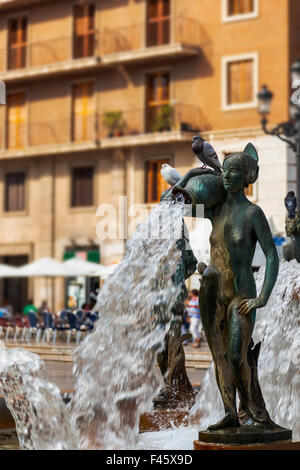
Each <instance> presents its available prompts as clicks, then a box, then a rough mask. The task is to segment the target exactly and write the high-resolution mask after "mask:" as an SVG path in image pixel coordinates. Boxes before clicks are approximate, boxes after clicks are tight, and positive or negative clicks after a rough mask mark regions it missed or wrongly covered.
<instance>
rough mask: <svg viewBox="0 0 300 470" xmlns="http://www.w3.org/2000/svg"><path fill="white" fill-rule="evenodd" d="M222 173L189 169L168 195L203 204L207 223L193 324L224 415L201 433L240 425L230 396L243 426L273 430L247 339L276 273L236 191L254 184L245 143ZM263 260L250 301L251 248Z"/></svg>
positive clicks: (261, 229)
mask: <svg viewBox="0 0 300 470" xmlns="http://www.w3.org/2000/svg"><path fill="white" fill-rule="evenodd" d="M222 169H223V173H222V175H221V176H218V175H217V174H215V173H214V172H213V171H211V170H204V171H203V170H201V169H193V170H191V171H190V172H188V173H187V174H186V175H185V176H184V177H183V178H182V179H181V180H180V181H179V182H178V183H177V184H176V185H175V186H174V188H173V194H174V195H176V194H177V193H181V194H183V196H184V197H185V200H186V201H187V202H189V203H192V204H193V207H195V206H196V205H197V204H204V207H205V217H208V218H209V219H210V220H211V223H212V232H211V236H210V245H211V259H210V265H209V266H208V267H206V266H205V265H204V266H203V263H201V273H202V282H201V287H200V293H199V305H200V311H201V318H202V323H203V327H204V331H205V334H206V338H207V341H208V344H209V347H210V349H211V351H212V356H213V359H214V363H215V372H216V379H217V384H218V387H219V390H220V393H221V396H222V400H223V404H224V409H225V416H224V418H223V419H221V421H219V422H218V423H216V424H213V425H211V426H210V427H209V428H208V429H209V430H222V429H228V428H233V427H235V428H236V427H238V426H240V424H241V423H240V421H239V415H238V411H237V406H236V392H238V394H239V397H240V406H241V409H242V410H243V412H244V415H245V416H246V420H248V422H252V423H257V424H260V425H263V426H274V425H275V424H274V423H273V422H272V421H271V419H270V416H269V414H268V412H267V410H266V406H265V403H264V400H263V396H262V393H261V390H260V386H259V383H258V378H257V357H258V348H257V347H256V348H253V341H252V332H253V328H254V324H255V317H256V310H257V309H259V308H261V307H263V306H264V305H266V303H267V301H268V299H269V297H270V294H271V292H272V289H273V287H274V284H275V282H276V278H277V274H278V267H279V261H278V255H277V250H276V247H275V244H274V241H273V238H272V234H271V231H270V228H269V225H268V222H267V220H266V217H265V215H264V213H263V211H262V209H260V207H258V206H257V205H255V204H253V203H251V202H250V201H249V200H248V199H247V197H246V196H245V193H244V188H245V187H247V186H248V185H249V184H253V183H254V182H255V181H256V179H257V177H258V169H259V168H258V155H257V152H256V150H255V148H254V146H253V145H252V144H248V145H247V147H246V148H245V150H244V152H241V153H235V154H231V155H229V156H227V157H226V158H225V160H224V162H223V168H222ZM257 242H258V243H259V244H260V245H261V247H262V250H263V252H264V254H265V256H266V270H265V278H264V283H263V287H262V290H261V292H260V293H259V294H258V295H257V292H256V285H255V280H254V276H253V273H252V260H253V257H254V252H255V247H256V243H257Z"/></svg>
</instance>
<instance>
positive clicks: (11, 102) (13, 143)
mask: <svg viewBox="0 0 300 470" xmlns="http://www.w3.org/2000/svg"><path fill="white" fill-rule="evenodd" d="M25 103H26V94H25V93H14V94H11V95H8V97H7V115H6V146H7V148H22V147H24V146H25V126H26V119H25Z"/></svg>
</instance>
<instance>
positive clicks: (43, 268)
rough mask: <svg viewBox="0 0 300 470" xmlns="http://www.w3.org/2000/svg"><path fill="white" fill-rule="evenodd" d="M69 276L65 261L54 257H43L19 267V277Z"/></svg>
mask: <svg viewBox="0 0 300 470" xmlns="http://www.w3.org/2000/svg"><path fill="white" fill-rule="evenodd" d="M34 276H36V277H38V276H41V277H67V276H69V274H68V271H67V270H66V268H65V267H64V265H63V263H60V262H59V261H56V260H55V259H53V258H41V259H38V260H37V261H33V262H32V263H29V264H25V265H24V266H22V267H21V268H19V269H18V277H34Z"/></svg>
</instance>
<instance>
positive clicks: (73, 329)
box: [67, 312, 81, 344]
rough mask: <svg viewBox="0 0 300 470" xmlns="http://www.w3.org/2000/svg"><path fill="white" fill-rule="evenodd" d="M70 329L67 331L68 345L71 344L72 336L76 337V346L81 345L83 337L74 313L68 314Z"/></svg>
mask: <svg viewBox="0 0 300 470" xmlns="http://www.w3.org/2000/svg"><path fill="white" fill-rule="evenodd" d="M67 317H68V321H69V325H70V329H69V330H68V331H67V343H69V342H70V339H71V337H72V335H75V336H76V344H78V343H79V341H80V337H81V330H80V326H78V323H77V318H76V315H75V314H74V313H73V312H67Z"/></svg>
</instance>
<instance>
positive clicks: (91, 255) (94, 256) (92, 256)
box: [87, 250, 100, 263]
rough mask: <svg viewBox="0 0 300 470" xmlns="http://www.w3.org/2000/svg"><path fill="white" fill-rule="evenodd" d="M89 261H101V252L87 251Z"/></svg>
mask: <svg viewBox="0 0 300 470" xmlns="http://www.w3.org/2000/svg"><path fill="white" fill-rule="evenodd" d="M87 261H91V262H92V263H100V252H99V250H97V251H88V252H87Z"/></svg>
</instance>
